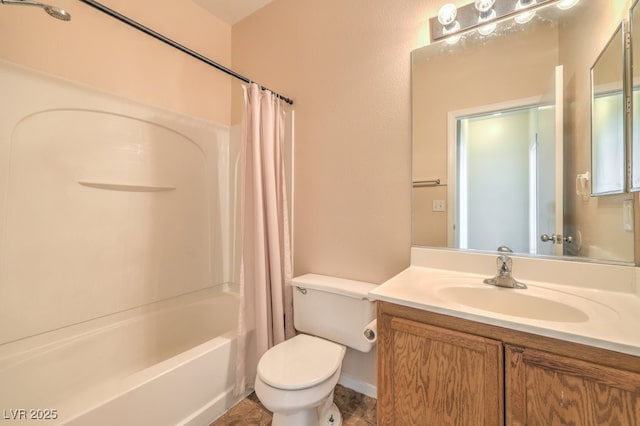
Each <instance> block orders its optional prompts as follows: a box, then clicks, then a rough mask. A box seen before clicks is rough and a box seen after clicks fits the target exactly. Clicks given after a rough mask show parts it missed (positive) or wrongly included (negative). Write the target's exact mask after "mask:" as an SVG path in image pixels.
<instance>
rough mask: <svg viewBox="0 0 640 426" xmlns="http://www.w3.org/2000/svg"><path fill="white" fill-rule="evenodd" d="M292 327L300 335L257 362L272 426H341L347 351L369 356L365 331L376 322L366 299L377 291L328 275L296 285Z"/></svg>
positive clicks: (309, 276)
mask: <svg viewBox="0 0 640 426" xmlns="http://www.w3.org/2000/svg"><path fill="white" fill-rule="evenodd" d="M293 287H294V288H293V321H294V326H295V329H296V330H297V331H298V332H299V333H300V334H298V335H297V336H295V337H293V338H291V339H289V340H286V341H284V342H282V343H280V344H278V345H276V346H274V347H272V348H271V349H269V350H268V351H267V352H266V353H265V354H264V355H263V356H262V357H261V358H260V361H259V362H258V369H257V375H256V382H255V392H256V396H257V397H258V399H260V402H262V405H264V406H265V408H267V409H268V410H269V411H271V412H273V421H272V425H273V426H294V425H295V426H325V425H331V426H339V425H341V424H342V416H341V415H340V412H339V410H338V408H337V407H336V405H335V404H334V403H333V390H334V388H335V386H336V384H337V383H338V379H339V378H340V371H341V369H342V360H343V358H344V355H345V352H346V350H347V347H349V348H353V349H356V350H358V351H361V352H369V351H370V350H371V349H372V348H373V345H374V343H372V342H371V341H369V340H367V339H365V337H364V335H363V331H364V329H365V328H366V326H367V325H368V324H369V323H370V322H371V321H372V320H373V319H375V315H376V312H375V304H374V302H372V301H370V300H368V299H367V294H368V293H369V291H371V290H373V289H374V288H375V287H376V285H374V284H370V283H364V282H361V281H352V280H346V279H342V278H335V277H328V276H324V275H316V274H307V275H302V276H300V277H296V278H294V279H293Z"/></svg>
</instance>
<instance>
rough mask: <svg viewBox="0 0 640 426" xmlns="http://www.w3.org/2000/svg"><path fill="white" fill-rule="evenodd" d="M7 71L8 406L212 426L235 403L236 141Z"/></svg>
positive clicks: (2, 388)
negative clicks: (230, 391) (232, 391)
mask: <svg viewBox="0 0 640 426" xmlns="http://www.w3.org/2000/svg"><path fill="white" fill-rule="evenodd" d="M0 74H1V75H2V79H1V82H0V87H1V88H2V93H3V98H5V99H10V100H11V102H3V103H2V105H0V395H1V396H0V401H2V407H0V409H2V410H6V411H3V413H4V414H7V413H8V414H7V415H12V414H15V413H16V411H10V410H20V409H25V408H27V409H28V408H46V409H55V410H57V411H56V412H57V413H58V416H59V418H58V419H56V420H54V421H52V422H46V423H51V424H58V423H60V422H67V421H69V420H70V419H72V418H73V417H74V416H76V415H77V414H79V413H84V414H83V415H84V416H85V417H82V418H78V420H77V421H79V422H80V423H78V424H81V423H82V422H84V423H82V424H86V422H87V421H90V423H91V424H100V423H102V424H109V423H110V422H113V421H114V420H115V418H114V417H110V416H113V415H114V413H117V416H118V419H119V421H118V423H119V424H127V423H126V422H132V423H130V424H141V423H140V421H144V422H146V421H147V420H151V419H153V420H154V421H153V423H154V424H162V423H165V422H166V421H167V420H166V419H167V418H171V419H173V420H171V422H173V421H174V420H175V421H176V422H187V423H189V424H205V423H206V422H207V421H209V420H211V419H212V417H211V416H213V417H215V416H216V415H218V414H220V413H221V412H222V411H224V409H226V408H228V407H229V406H230V405H231V404H232V403H233V402H235V399H234V398H232V397H231V395H230V394H228V392H227V390H228V388H229V386H230V385H229V384H228V383H232V382H233V378H230V377H228V376H229V375H228V374H227V372H228V371H233V368H230V367H231V365H232V364H230V363H233V360H234V359H235V355H234V353H233V352H234V351H235V324H236V318H237V313H236V312H237V298H236V297H235V296H233V295H232V294H229V293H228V292H226V291H222V290H221V288H223V287H224V288H225V289H228V286H229V284H227V283H229V282H231V281H233V276H232V275H233V272H232V270H233V263H234V261H233V253H234V250H235V248H234V247H235V246H234V243H233V239H234V232H233V229H234V224H233V218H234V209H235V208H236V205H235V204H236V203H235V202H234V196H233V191H234V176H233V173H234V167H235V158H236V156H237V149H235V148H234V147H233V146H232V145H231V142H230V133H231V132H230V129H229V128H228V127H225V126H221V125H217V124H214V123H210V122H205V121H201V120H198V119H195V118H192V117H186V116H183V115H179V114H175V113H172V112H169V111H165V110H160V109H157V108H154V107H149V106H145V105H142V104H139V103H136V102H133V101H130V100H126V99H122V98H119V97H115V96H112V95H110V94H106V93H103V92H99V91H97V90H94V89H91V88H88V87H84V86H80V85H77V84H75V83H71V82H67V81H63V80H60V79H57V78H55V77H51V76H47V75H44V74H41V73H38V72H34V71H32V70H29V69H26V68H22V67H19V66H16V65H13V64H11V63H8V62H1V61H0ZM32 124H38V125H43V124H44V126H46V129H47V130H46V131H42V130H38V129H37V126H32ZM92 129H93V132H92ZM136 150H138V151H137V152H136ZM87 182H88V183H89V185H86V183H87ZM96 184H97V185H96ZM43 200H44V201H43ZM34 206H35V207H38V208H39V209H40V212H36V213H37V214H34V212H33V211H32V210H30V208H31V207H34ZM43 206H44V207H43ZM43 208H53V209H52V210H51V211H49V210H44V211H43V210H42V209H43ZM123 210H125V211H126V212H125V213H124V214H121V212H122V211H123ZM119 214H121V215H120V216H118V215H119ZM74 226H76V227H75V228H74ZM83 243H87V245H82V244H83ZM92 243H93V244H92ZM52 259H53V260H52ZM212 285H213V289H211V288H212ZM187 306H188V307H189V309H182V308H185V307H187ZM179 307H182V308H180V309H179ZM194 333H195V334H194ZM189 336H191V337H189ZM185 342H187V343H185ZM193 346H195V347H193ZM33 372H39V375H37V376H33V374H32V373H33ZM223 373H224V374H223ZM3 377H4V379H3ZM228 380H231V382H228ZM188 384H193V386H191V387H190V389H187V388H186V387H187V385H188ZM179 389H181V390H179ZM144 401H146V403H147V404H150V405H147V407H151V409H150V410H149V409H145V410H141V408H140V407H144V405H140V404H145V402H144ZM194 401H199V402H200V403H201V404H200V405H199V406H194V405H193V403H194ZM91 407H93V408H92V409H91V410H89V409H90V408H91ZM87 410H89V411H87ZM154 411H155V412H156V414H157V415H158V416H160V417H149V416H151V415H152V414H153V412H154ZM168 413H170V414H168ZM163 415H169V416H170V417H166V418H164V420H163V417H162V416H163ZM87 416H88V417H87ZM123 422H124V423H123ZM111 424H112V423H111Z"/></svg>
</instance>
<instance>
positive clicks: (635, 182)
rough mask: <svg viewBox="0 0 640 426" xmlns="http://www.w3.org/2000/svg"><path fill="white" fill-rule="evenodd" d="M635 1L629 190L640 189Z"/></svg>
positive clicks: (639, 49)
mask: <svg viewBox="0 0 640 426" xmlns="http://www.w3.org/2000/svg"><path fill="white" fill-rule="evenodd" d="M639 3H640V2H638V1H636V2H635V3H634V5H633V7H632V8H631V13H630V15H629V32H630V36H631V93H632V95H631V96H632V98H631V101H632V105H633V108H632V117H631V153H630V157H631V178H630V180H631V182H630V184H629V186H630V190H631V191H640V6H639Z"/></svg>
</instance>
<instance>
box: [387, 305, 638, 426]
mask: <svg viewBox="0 0 640 426" xmlns="http://www.w3.org/2000/svg"><path fill="white" fill-rule="evenodd" d="M378 424H379V425H439V426H440V425H483V426H484V425H503V424H507V425H605V424H606V425H621V426H628V425H640V358H638V357H634V356H631V355H626V354H622V353H617V352H611V351H607V350H604V349H599V348H593V347H590V346H585V345H580V344H577V343H571V342H565V341H562V340H557V339H552V338H549V337H544V336H537V335H533V334H529V333H524V332H519V331H515V330H511V329H506V328H502V327H497V326H491V325H487V324H481V323H477V322H474V321H469V320H464V319H460V318H455V317H450V316H447V315H441V314H437V313H433V312H427V311H422V310H419V309H413V308H408V307H405V306H399V305H395V304H391V303H387V302H379V303H378Z"/></svg>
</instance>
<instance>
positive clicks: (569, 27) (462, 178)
mask: <svg viewBox="0 0 640 426" xmlns="http://www.w3.org/2000/svg"><path fill="white" fill-rule="evenodd" d="M629 6H630V2H629V1H625V2H614V4H612V3H611V2H610V1H608V0H590V1H588V2H586V1H582V2H579V3H578V4H577V5H576V6H575V7H574V8H572V9H570V10H562V11H561V10H559V9H558V8H556V7H550V8H548V9H544V10H538V11H537V12H536V15H535V17H534V18H533V19H532V20H531V21H530V22H528V23H527V24H526V25H516V24H514V23H504V22H503V23H501V24H499V25H498V29H497V30H496V32H494V33H493V34H491V35H490V36H488V37H480V36H478V35H477V34H471V35H466V36H464V37H463V38H462V40H460V42H459V43H457V44H455V45H450V44H447V43H446V42H442V43H434V44H431V45H428V46H425V47H423V48H420V49H417V50H415V51H414V52H413V53H412V102H413V105H412V126H413V132H412V137H413V163H412V171H413V181H414V188H413V219H412V226H413V228H412V236H413V244H414V245H418V246H435V247H450V248H466V249H472V250H490V251H495V250H496V248H497V247H498V246H499V245H512V246H513V247H511V248H512V249H513V250H514V251H515V252H516V253H524V254H529V255H561V256H565V257H567V256H570V257H571V258H581V259H585V260H586V259H589V260H596V261H607V262H616V263H630V262H633V260H634V247H633V242H634V239H633V211H632V210H631V209H632V204H631V203H630V200H631V195H629V194H628V193H624V194H618V195H611V196H608V197H591V196H590V192H589V190H588V187H589V185H590V184H589V183H588V181H589V180H590V169H591V164H590V163H591V146H590V145H591V144H590V143H589V139H590V138H589V135H590V126H589V122H590V84H591V78H590V68H591V66H592V65H593V64H594V62H595V60H596V58H597V57H598V55H599V53H600V52H601V51H602V49H603V47H604V46H605V45H606V43H607V41H608V40H609V39H610V36H611V34H612V33H613V32H614V31H615V29H616V28H617V27H618V26H619V24H620V22H621V20H622V19H623V17H624V16H625V15H626V14H627V13H628V8H629ZM558 66H562V71H558V70H557V67H558ZM557 77H560V80H557V82H558V84H557V85H556V84H555V81H556V78H557ZM550 82H551V83H552V84H551V85H550ZM558 98H559V104H558V105H559V106H558V107H552V105H555V104H556V102H557V101H558ZM496 113H500V114H501V115H499V116H495V115H494V114H496ZM543 116H544V118H545V119H549V120H550V122H549V124H548V125H544V126H542V127H540V122H541V120H542V118H541V117H543ZM558 118H560V119H561V120H563V121H559V122H558ZM512 120H513V123H515V122H518V120H519V121H520V122H521V125H522V126H524V129H519V130H518V133H517V135H520V136H512V135H507V133H506V132H507V127H514V128H515V127H516V126H515V125H513V126H511V124H510V123H511V122H512ZM536 126H538V127H537V128H536ZM483 129H484V130H483ZM491 129H493V130H491ZM496 129H501V130H500V131H502V132H505V135H506V136H504V139H501V138H500V137H498V134H497V133H496V134H493V133H491V132H492V131H495V130H496ZM545 138H547V139H545ZM465 140H466V142H465ZM547 140H548V141H550V142H547ZM547 143H549V144H550V145H545V144H547ZM561 143H564V145H561ZM500 144H503V145H502V148H500V147H498V148H496V146H499V145H500ZM490 145H491V146H493V147H494V149H493V151H488V150H486V149H488V148H489V146H490ZM506 147H508V149H507V148H506ZM465 150H466V151H465ZM459 151H461V152H466V157H465V156H464V155H462V156H461V155H460V153H461V152H459ZM516 151H517V152H519V155H520V156H519V157H518V159H515V158H514V156H515V155H516V154H515V152H516ZM549 151H550V152H553V153H554V155H551V156H549V155H550V154H549V153H548V152H549ZM507 153H510V155H511V158H507V157H500V155H507ZM483 161H487V162H486V163H482V162H483ZM461 165H462V166H463V167H461ZM465 167H466V168H471V169H469V170H466V171H465ZM472 173H473V176H471V175H470V174H472ZM420 182H431V184H428V185H425V184H421V183H420ZM435 182H439V184H435ZM464 182H467V183H466V187H465V183H464ZM516 182H519V184H516ZM509 188H511V189H509ZM547 188H549V189H547ZM550 188H555V191H554V190H553V189H550ZM581 188H584V190H583V191H580V189H581ZM478 190H480V191H482V192H477V191H478ZM465 191H466V193H465ZM465 203H466V206H465ZM516 212H517V215H518V218H516V217H515V216H516ZM552 212H555V217H554V216H553V215H550V216H549V217H552V218H553V219H550V220H549V221H547V222H546V223H545V221H544V219H542V215H543V214H547V213H552ZM516 222H517V223H516ZM474 223H475V225H474ZM478 224H479V226H478ZM474 227H475V228H474ZM517 228H519V229H520V230H519V231H517ZM474 229H475V230H481V231H482V233H481V234H480V233H479V234H476V231H474ZM465 234H466V237H465ZM514 235H517V237H516V236H514ZM545 237H546V238H545Z"/></svg>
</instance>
